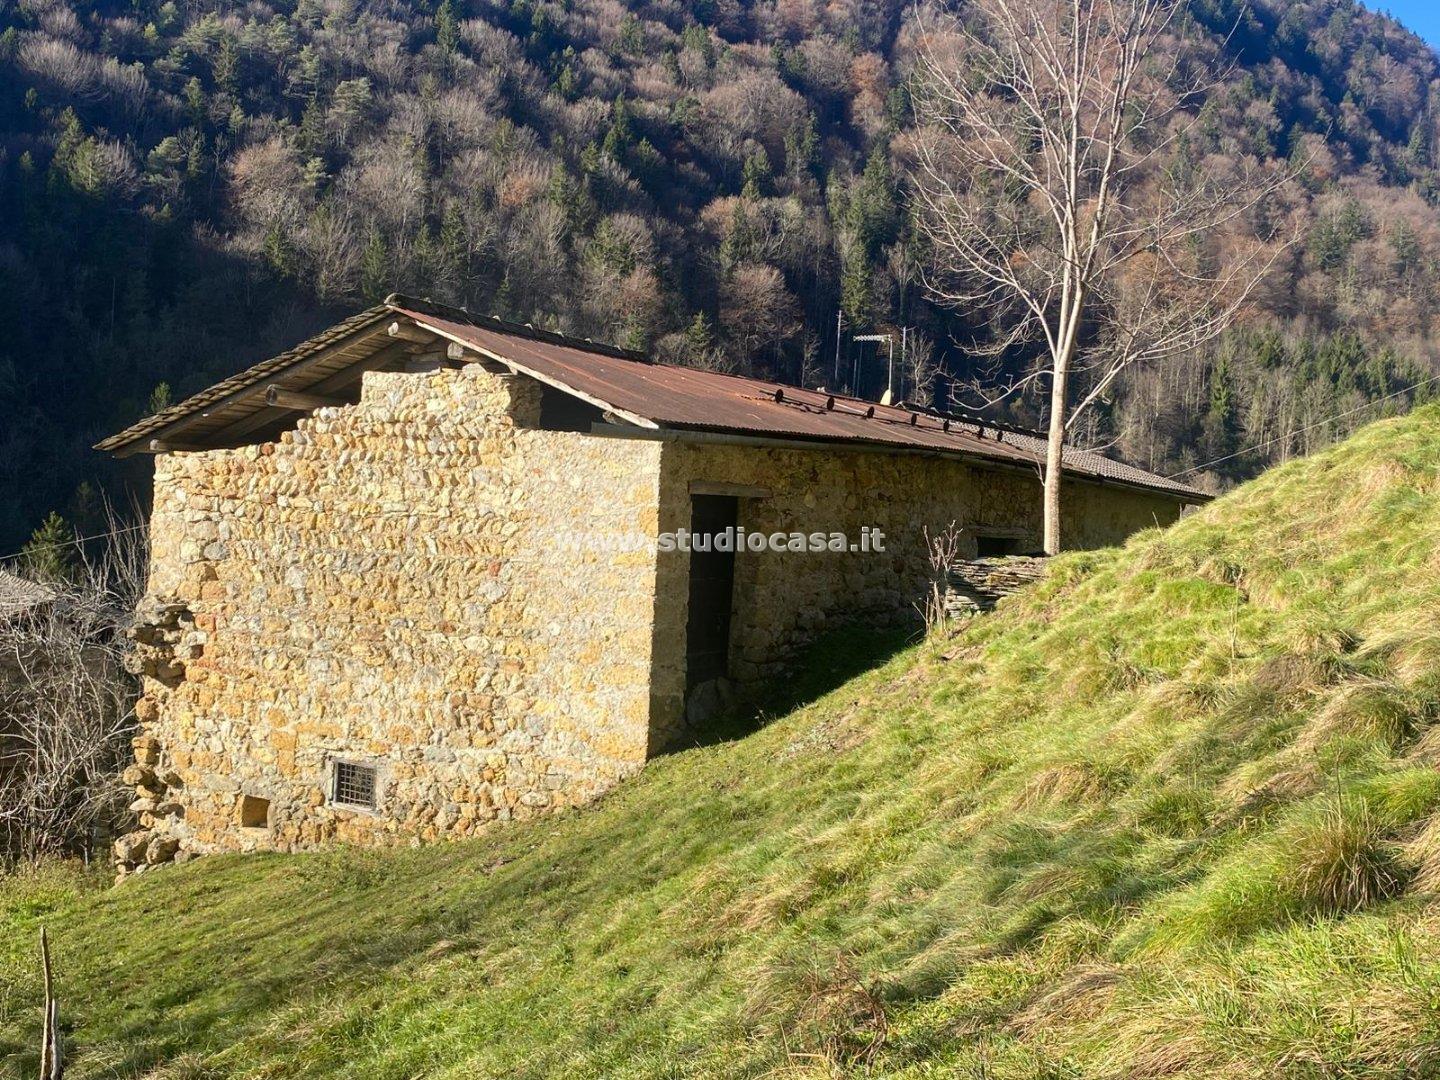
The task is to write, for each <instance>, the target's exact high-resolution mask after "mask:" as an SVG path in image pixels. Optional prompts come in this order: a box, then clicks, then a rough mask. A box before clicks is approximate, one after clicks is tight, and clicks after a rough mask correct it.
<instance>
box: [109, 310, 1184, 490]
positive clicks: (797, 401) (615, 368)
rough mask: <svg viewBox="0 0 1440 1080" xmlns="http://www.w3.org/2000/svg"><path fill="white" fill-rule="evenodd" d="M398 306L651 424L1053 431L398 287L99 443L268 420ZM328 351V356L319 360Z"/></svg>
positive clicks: (976, 447)
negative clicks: (773, 377)
mask: <svg viewBox="0 0 1440 1080" xmlns="http://www.w3.org/2000/svg"><path fill="white" fill-rule="evenodd" d="M397 316H398V317H401V318H402V319H411V320H414V321H415V322H416V323H418V324H420V325H421V326H424V327H427V328H429V329H431V330H433V331H434V332H436V333H438V334H441V335H442V336H444V337H446V338H449V339H451V340H453V341H455V342H458V343H460V344H462V345H464V346H466V347H467V348H469V349H471V350H473V351H475V352H479V353H481V354H483V355H486V356H488V357H490V358H492V359H494V360H497V361H499V362H501V363H504V364H507V365H509V366H511V367H513V368H515V369H516V370H519V371H522V372H524V373H525V374H528V375H531V376H532V377H535V378H538V379H540V380H542V381H544V382H547V383H550V384H552V385H555V386H557V387H559V388H561V389H563V390H565V391H567V392H570V393H572V394H575V395H577V396H579V397H582V398H585V399H586V400H589V401H591V402H592V403H594V404H596V405H599V406H600V407H602V408H604V409H607V410H609V411H611V412H614V413H615V414H617V415H618V416H620V417H622V418H624V419H626V420H629V421H631V422H632V423H637V424H640V425H642V426H644V427H652V428H659V429H671V430H679V431H707V432H717V433H726V432H728V433H734V434H743V435H752V436H767V437H773V438H778V439H793V440H805V441H816V442H830V443H836V444H859V445H867V446H873V447H877V448H892V449H897V450H907V451H929V452H936V453H944V454H956V455H961V456H965V457H970V458H977V459H983V460H989V461H994V462H998V463H1005V464H1010V465H1038V464H1039V463H1040V462H1041V461H1043V459H1044V452H1045V440H1044V438H1043V437H1042V436H1040V435H1039V434H1038V433H1035V434H1031V433H1026V432H1023V431H1019V430H1016V429H1013V428H1005V427H1002V426H997V425H993V424H990V423H987V422H982V421H978V420H975V419H972V418H955V417H946V416H942V415H931V414H926V413H921V412H919V411H916V410H914V409H908V408H904V407H900V406H889V405H880V404H876V403H874V402H869V401H865V400H862V399H859V398H853V397H844V396H840V395H830V394H826V393H821V392H819V391H814V390H802V389H799V388H796V387H791V386H784V385H782V384H779V383H773V382H767V381H764V380H760V379H751V378H746V377H744V376H739V375H730V374H725V373H721V372H716V371H704V370H700V369H697V368H686V367H678V366H675V365H668V364H656V363H652V362H650V361H648V360H647V359H646V358H645V357H644V356H642V355H641V354H639V353H635V352H631V351H629V350H625V349H618V348H615V347H613V346H607V345H600V344H596V343H594V342H590V341H580V340H577V339H574V338H567V337H564V336H562V335H559V334H553V333H549V332H547V331H543V330H537V329H535V328H534V327H531V326H518V325H516V324H513V323H506V322H502V321H501V320H498V319H485V318H481V317H475V316H471V315H469V314H468V313H466V312H464V311H460V310H458V309H454V308H446V307H442V306H439V305H435V304H431V303H428V302H425V301H418V300H412V299H409V298H407V297H400V296H392V297H390V298H388V299H387V301H386V303H384V304H381V305H379V306H377V307H373V308H370V309H367V310H366V311H363V312H360V313H359V314H358V315H355V316H352V317H351V318H349V319H347V320H345V321H344V322H342V323H338V324H336V325H335V326H333V327H331V328H330V329H329V330H327V331H325V332H324V333H322V334H320V335H317V336H316V337H313V338H311V339H309V340H308V341H306V342H304V343H302V344H300V345H298V346H296V347H295V348H293V349H290V350H288V351H287V352H285V353H282V354H281V355H279V356H277V357H275V358H273V359H271V360H267V361H265V362H263V363H261V364H257V365H255V366H254V367H252V368H250V369H248V370H246V371H243V372H241V373H239V374H238V375H235V376H232V377H231V378H229V379H226V380H225V381H224V382H221V383H218V384H217V385H215V386H213V387H211V388H210V389H208V390H204V391H202V392H201V393H199V394H196V395H195V396H193V397H191V398H189V399H187V400H186V401H183V402H181V403H180V404H178V405H174V406H171V407H170V408H169V409H166V410H165V411H164V412H162V413H158V414H157V415H155V416H152V417H149V418H147V419H146V420H142V421H141V422H140V423H138V424H135V425H133V426H132V427H130V428H127V429H126V430H125V431H122V432H120V433H118V434H116V435H113V436H111V437H110V438H108V439H106V440H104V441H103V442H101V443H99V444H98V446H97V449H101V450H112V451H119V452H126V451H127V450H129V449H133V448H134V447H135V445H136V444H137V443H142V442H148V440H149V439H151V438H154V437H156V436H158V435H166V436H168V435H169V434H171V433H172V432H177V431H178V432H179V433H180V434H181V435H182V436H183V437H193V436H194V435H196V434H199V435H200V436H202V440H203V438H204V437H207V436H208V437H215V436H223V434H224V432H225V430H226V427H227V426H230V425H235V424H237V423H239V424H241V425H244V424H247V423H248V424H250V425H252V426H253V425H254V422H255V419H256V418H257V414H258V415H259V418H261V419H263V414H262V413H261V410H262V409H263V391H264V388H265V387H266V386H267V385H269V384H271V383H283V384H284V385H285V386H286V388H288V389H293V390H304V389H306V388H307V386H313V385H314V384H315V383H316V382H318V381H320V379H321V377H322V376H323V377H324V378H327V379H329V380H331V381H333V380H334V379H335V378H336V377H337V374H336V368H337V365H342V364H343V363H346V362H350V363H355V364H360V363H363V362H364V361H365V358H366V357H373V356H374V354H375V353H377V352H378V351H379V350H380V349H381V348H384V347H385V346H386V345H391V344H393V341H392V340H391V339H390V338H388V337H386V335H385V334H384V333H383V332H381V327H382V324H383V323H385V322H387V321H389V320H391V319H394V318H396V317H397ZM352 339H353V340H352ZM347 340H348V342H349V343H347ZM322 354H323V356H324V358H325V360H326V363H325V364H323V365H317V364H316V358H317V357H320V356H321V355H322ZM217 445H220V444H219V443H217ZM1064 460H1065V468H1066V470H1067V471H1068V472H1070V473H1071V474H1073V475H1075V476H1077V477H1084V478H1089V479H1094V480H1099V481H1110V482H1115V483H1120V484H1125V485H1128V486H1134V487H1141V488H1146V489H1149V490H1152V491H1157V492H1162V493H1164V494H1168V495H1173V496H1176V497H1179V498H1183V499H1186V500H1187V501H1196V502H1198V501H1202V500H1204V499H1207V498H1208V496H1206V495H1205V494H1203V493H1202V492H1199V491H1197V490H1196V489H1194V488H1191V487H1189V486H1188V485H1186V484H1181V483H1178V482H1176V481H1174V480H1169V479H1167V478H1165V477H1162V476H1158V475H1156V474H1154V473H1150V472H1146V471H1145V470H1143V469H1137V468H1135V467H1133V466H1130V465H1126V464H1124V463H1123V462H1119V461H1115V460H1113V459H1111V458H1108V457H1106V456H1104V455H1103V454H1098V453H1093V452H1090V451H1084V450H1077V449H1073V448H1067V449H1066V451H1065V458H1064Z"/></svg>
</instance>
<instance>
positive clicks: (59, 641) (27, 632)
mask: <svg viewBox="0 0 1440 1080" xmlns="http://www.w3.org/2000/svg"><path fill="white" fill-rule="evenodd" d="M115 540H116V542H115V543H113V544H111V545H110V546H109V547H107V548H106V550H105V553H104V554H103V555H101V556H99V557H96V558H94V559H91V558H86V557H81V558H80V559H79V560H78V566H76V567H75V568H74V569H73V570H72V571H71V572H69V573H68V574H66V575H65V576H64V577H63V578H51V579H47V580H39V581H37V580H34V579H35V577H36V575H35V573H34V571H33V570H32V569H30V568H27V567H26V566H24V565H19V566H16V567H14V568H13V569H14V570H15V571H16V572H17V576H20V577H22V578H23V579H25V580H27V581H29V583H30V586H31V590H32V594H35V593H34V591H35V590H40V591H39V593H38V595H37V596H36V600H35V602H30V603H27V604H25V605H24V606H23V607H21V608H18V609H14V610H11V611H9V612H8V613H0V855H4V856H6V857H8V858H20V859H25V860H28V861H35V860H38V859H40V858H43V857H46V856H51V855H61V854H76V853H83V854H86V855H87V856H88V855H89V854H90V852H92V851H93V850H94V848H95V845H96V843H97V841H103V839H104V837H103V836H99V835H97V834H98V833H99V832H101V831H102V830H103V829H104V828H105V827H106V826H107V825H109V824H111V823H112V822H113V821H114V820H115V818H116V817H117V816H118V815H119V814H120V813H121V812H123V809H124V794H125V792H124V788H123V786H122V783H121V779H120V771H121V769H122V768H123V766H124V764H125V761H126V759H127V757H128V750H129V739H130V734H131V729H132V707H133V703H134V697H135V695H134V680H133V679H132V678H131V676H130V675H129V674H127V672H126V667H125V660H126V656H127V654H128V650H129V642H128V639H127V636H126V631H127V630H128V628H129V625H130V622H131V618H132V613H133V612H134V610H135V604H136V601H137V599H138V597H139V595H140V592H141V590H142V588H143V585H144V576H145V575H144V566H145V558H144V550H145V546H144V540H143V536H142V534H141V533H139V532H138V531H135V530H130V531H124V532H118V533H117V535H116V537H115Z"/></svg>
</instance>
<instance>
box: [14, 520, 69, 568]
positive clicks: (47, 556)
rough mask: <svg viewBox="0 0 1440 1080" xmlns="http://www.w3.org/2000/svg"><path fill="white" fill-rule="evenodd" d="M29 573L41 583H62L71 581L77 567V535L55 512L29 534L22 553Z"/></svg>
mask: <svg viewBox="0 0 1440 1080" xmlns="http://www.w3.org/2000/svg"><path fill="white" fill-rule="evenodd" d="M20 558H21V562H22V563H23V565H24V567H25V570H26V572H27V573H28V574H29V575H30V576H32V577H34V578H36V579H38V580H40V581H54V582H63V581H67V580H69V579H70V578H72V577H73V576H74V574H75V567H76V564H77V561H78V560H77V559H76V552H75V533H74V530H72V529H71V528H70V526H69V525H67V524H66V523H65V519H64V518H62V517H61V516H60V515H59V514H57V513H56V512H55V511H54V510H52V511H50V513H49V514H48V515H47V516H46V518H45V520H44V521H43V522H41V523H40V526H39V527H38V528H37V529H36V530H35V531H34V532H33V533H31V534H30V542H29V543H27V544H26V545H25V547H24V548H23V549H22V550H21V552H20Z"/></svg>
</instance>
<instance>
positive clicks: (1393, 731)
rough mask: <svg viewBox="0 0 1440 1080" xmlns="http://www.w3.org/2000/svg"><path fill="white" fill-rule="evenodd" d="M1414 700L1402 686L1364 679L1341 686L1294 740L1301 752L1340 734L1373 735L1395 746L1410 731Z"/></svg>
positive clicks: (1369, 737) (1413, 730) (1404, 738)
mask: <svg viewBox="0 0 1440 1080" xmlns="http://www.w3.org/2000/svg"><path fill="white" fill-rule="evenodd" d="M1415 728H1416V715H1415V703H1414V701H1413V700H1412V699H1411V697H1410V695H1409V694H1408V693H1407V692H1406V691H1405V689H1404V688H1403V687H1400V686H1396V685H1395V684H1394V683H1390V682H1386V681H1384V680H1380V679H1366V680H1362V681H1360V682H1356V683H1353V684H1351V685H1349V686H1345V687H1342V688H1341V689H1340V690H1339V691H1338V692H1337V693H1336V694H1335V695H1334V697H1332V698H1331V699H1330V701H1329V702H1328V703H1327V704H1326V705H1325V706H1324V707H1323V708H1322V709H1321V710H1320V711H1319V712H1318V713H1316V714H1315V716H1314V718H1313V719H1311V721H1310V722H1309V723H1308V724H1306V725H1305V728H1304V729H1303V730H1302V731H1301V732H1300V735H1299V737H1298V738H1297V739H1296V741H1295V745H1296V747H1297V748H1298V749H1300V750H1301V751H1302V752H1311V753H1313V752H1314V751H1315V750H1318V749H1319V748H1320V747H1321V746H1323V745H1324V744H1325V743H1326V742H1328V741H1330V740H1331V739H1333V738H1336V737H1340V736H1354V737H1358V738H1363V739H1374V740H1377V741H1379V742H1382V743H1384V744H1386V745H1387V746H1388V747H1391V748H1393V747H1397V746H1399V745H1400V744H1401V743H1403V742H1404V741H1405V740H1406V739H1408V738H1409V737H1410V736H1411V735H1413V734H1414V732H1415Z"/></svg>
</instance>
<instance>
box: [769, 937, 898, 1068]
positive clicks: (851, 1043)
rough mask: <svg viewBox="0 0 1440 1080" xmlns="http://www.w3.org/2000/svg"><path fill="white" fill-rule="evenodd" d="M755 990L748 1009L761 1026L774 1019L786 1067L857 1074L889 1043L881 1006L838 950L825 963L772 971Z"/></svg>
mask: <svg viewBox="0 0 1440 1080" xmlns="http://www.w3.org/2000/svg"><path fill="white" fill-rule="evenodd" d="M758 989H759V992H758V993H757V994H756V995H755V996H754V997H752V1000H751V1002H750V1008H749V1010H748V1011H749V1013H750V1014H751V1017H752V1018H753V1019H754V1020H756V1021H757V1022H760V1023H762V1024H763V1023H766V1022H767V1021H770V1022H774V1021H775V1020H776V1019H778V1020H779V1023H780V1027H781V1031H782V1036H783V1038H784V1043H785V1045H786V1047H787V1054H786V1056H787V1059H788V1064H789V1067H791V1068H802V1069H803V1068H807V1067H808V1068H813V1067H815V1066H822V1067H823V1068H825V1069H828V1070H829V1074H830V1075H837V1074H838V1075H842V1076H848V1075H852V1074H853V1072H855V1071H862V1072H863V1071H866V1070H868V1069H869V1068H870V1066H871V1065H872V1064H873V1063H874V1061H875V1058H876V1057H877V1056H878V1055H879V1054H880V1053H881V1052H882V1051H883V1050H884V1049H885V1045H886V1043H887V1041H888V1040H889V1037H890V1022H889V1017H888V1016H887V1014H886V1011H885V1005H884V1003H883V1002H882V1001H881V1000H880V997H879V996H878V994H877V993H876V992H875V990H874V988H873V987H872V986H871V985H870V984H869V983H867V982H866V981H865V979H864V978H863V977H862V976H861V974H860V971H859V969H858V968H857V967H856V965H855V962H854V960H853V959H852V958H851V957H850V956H848V955H846V954H845V953H844V952H839V953H836V954H835V957H834V959H833V961H831V962H828V963H805V964H802V965H800V966H799V967H798V968H795V967H790V966H786V965H781V966H779V967H776V968H773V969H772V970H771V971H770V972H769V973H768V977H767V978H765V979H764V980H763V981H762V985H761V987H760V988H758Z"/></svg>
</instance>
